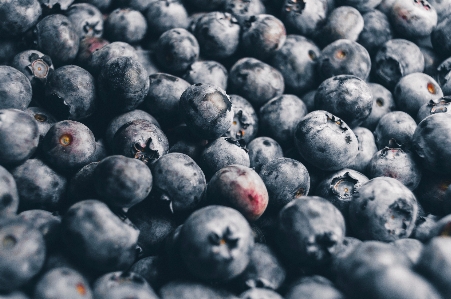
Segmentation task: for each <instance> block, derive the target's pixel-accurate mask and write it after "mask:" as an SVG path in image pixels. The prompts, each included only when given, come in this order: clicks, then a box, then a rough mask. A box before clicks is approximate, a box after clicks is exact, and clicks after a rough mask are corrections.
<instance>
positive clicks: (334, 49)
mask: <svg viewBox="0 0 451 299" xmlns="http://www.w3.org/2000/svg"><path fill="white" fill-rule="evenodd" d="M370 70H371V58H370V54H368V51H367V50H366V49H365V48H364V47H363V46H361V45H360V44H358V43H357V42H355V41H351V40H346V39H339V40H336V41H334V42H333V43H330V44H329V45H327V46H326V47H325V48H324V49H323V50H322V51H321V56H320V57H319V60H318V75H319V77H320V79H321V81H323V80H325V79H328V78H330V77H333V76H337V75H354V76H356V77H358V78H360V79H362V80H366V79H367V78H368V75H369V74H370Z"/></svg>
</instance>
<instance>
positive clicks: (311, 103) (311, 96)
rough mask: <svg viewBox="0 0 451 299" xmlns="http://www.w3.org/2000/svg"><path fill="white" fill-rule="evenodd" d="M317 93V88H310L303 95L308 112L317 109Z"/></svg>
mask: <svg viewBox="0 0 451 299" xmlns="http://www.w3.org/2000/svg"><path fill="white" fill-rule="evenodd" d="M315 95H316V89H315V90H310V91H309V92H307V93H305V94H304V95H302V96H301V99H302V101H303V102H304V104H305V106H307V110H308V112H312V111H314V110H315ZM371 111H372V110H371ZM367 119H368V118H367ZM365 120H366V119H365Z"/></svg>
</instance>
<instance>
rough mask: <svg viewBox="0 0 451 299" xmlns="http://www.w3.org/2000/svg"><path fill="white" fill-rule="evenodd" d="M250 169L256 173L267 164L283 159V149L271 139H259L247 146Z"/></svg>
mask: <svg viewBox="0 0 451 299" xmlns="http://www.w3.org/2000/svg"><path fill="white" fill-rule="evenodd" d="M247 148H248V150H249V152H248V154H249V160H250V167H252V168H254V169H255V171H256V172H260V169H261V168H262V167H263V166H264V165H265V164H267V163H269V162H271V161H274V160H275V159H278V158H282V157H283V151H282V147H281V146H280V145H279V144H278V143H277V141H275V140H274V139H272V138H270V137H257V138H255V139H254V140H252V141H251V142H250V143H249V145H248V146H247Z"/></svg>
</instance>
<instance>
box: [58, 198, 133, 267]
mask: <svg viewBox="0 0 451 299" xmlns="http://www.w3.org/2000/svg"><path fill="white" fill-rule="evenodd" d="M61 235H62V236H63V238H62V240H63V243H64V245H65V248H66V252H68V253H69V254H71V255H73V256H74V257H75V258H76V259H77V260H78V262H79V263H80V264H82V265H83V266H84V267H86V268H88V269H91V270H94V271H98V272H108V271H117V270H121V269H125V268H127V267H129V266H130V265H131V264H132V263H133V262H134V259H135V250H136V243H137V240H138V235H139V231H138V230H137V229H135V228H133V227H131V226H130V225H128V224H126V223H123V222H122V221H121V220H120V219H119V218H118V217H117V216H116V215H114V214H113V213H112V212H111V210H110V209H109V208H108V206H107V205H106V204H104V203H103V202H100V201H98V200H84V201H81V202H79V203H76V204H74V205H73V206H72V207H70V208H69V210H68V211H67V212H66V214H65V215H64V217H63V219H62V222H61Z"/></svg>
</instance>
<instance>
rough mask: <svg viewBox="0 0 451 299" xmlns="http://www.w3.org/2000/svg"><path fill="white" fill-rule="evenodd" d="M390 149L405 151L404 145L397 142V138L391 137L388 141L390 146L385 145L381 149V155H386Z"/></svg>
mask: <svg viewBox="0 0 451 299" xmlns="http://www.w3.org/2000/svg"><path fill="white" fill-rule="evenodd" d="M389 151H392V152H404V151H403V150H402V145H401V144H399V143H398V142H396V139H395V138H391V139H390V140H389V141H388V146H386V147H384V148H383V149H382V150H381V157H385V156H386V155H387V153H388V152H389Z"/></svg>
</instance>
